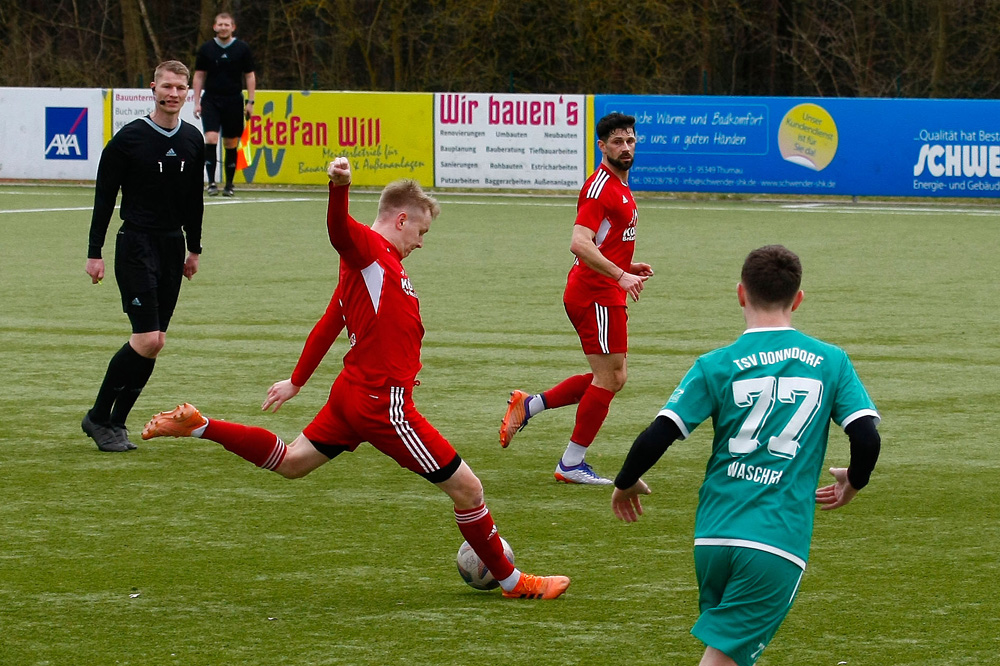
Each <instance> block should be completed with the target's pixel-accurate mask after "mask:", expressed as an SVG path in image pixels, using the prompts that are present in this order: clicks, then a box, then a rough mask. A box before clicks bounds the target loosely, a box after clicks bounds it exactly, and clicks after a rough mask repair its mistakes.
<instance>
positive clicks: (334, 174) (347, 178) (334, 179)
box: [326, 156, 351, 185]
mask: <svg viewBox="0 0 1000 666" xmlns="http://www.w3.org/2000/svg"><path fill="white" fill-rule="evenodd" d="M326 175H327V176H329V177H330V182H331V183H333V184H334V185H350V184H351V162H350V161H349V160H348V159H347V158H346V157H343V156H341V157H337V158H335V159H334V160H333V161H332V162H330V166H329V167H327V169H326Z"/></svg>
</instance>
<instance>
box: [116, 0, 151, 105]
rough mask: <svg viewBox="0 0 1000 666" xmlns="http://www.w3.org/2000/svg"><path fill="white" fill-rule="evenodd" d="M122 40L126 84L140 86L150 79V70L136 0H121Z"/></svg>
mask: <svg viewBox="0 0 1000 666" xmlns="http://www.w3.org/2000/svg"><path fill="white" fill-rule="evenodd" d="M119 6H120V7H121V11H122V42H123V43H124V47H125V74H126V78H127V81H128V85H130V86H135V87H137V88H141V87H143V86H145V85H147V84H148V83H149V82H150V81H152V79H153V77H152V72H150V69H149V62H148V59H147V57H146V44H145V42H144V41H143V39H142V17H141V16H140V14H139V6H138V5H137V4H136V0H121V2H120V3H119Z"/></svg>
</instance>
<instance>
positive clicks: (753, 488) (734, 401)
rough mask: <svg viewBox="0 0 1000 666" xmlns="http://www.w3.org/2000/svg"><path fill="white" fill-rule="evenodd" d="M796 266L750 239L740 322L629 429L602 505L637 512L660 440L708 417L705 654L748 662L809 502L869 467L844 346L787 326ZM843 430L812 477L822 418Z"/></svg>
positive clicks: (874, 448)
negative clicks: (834, 463)
mask: <svg viewBox="0 0 1000 666" xmlns="http://www.w3.org/2000/svg"><path fill="white" fill-rule="evenodd" d="M801 279H802V265H801V263H800V262H799V258H798V257H797V256H796V255H795V254H794V253H793V252H791V251H789V250H788V249H787V248H785V247H783V246H781V245H769V246H766V247H762V248H760V249H757V250H754V251H753V252H751V253H750V254H749V255H748V256H747V258H746V261H745V262H744V264H743V271H742V275H741V278H740V283H739V285H738V286H737V297H738V298H739V303H740V306H741V307H742V308H743V314H744V319H745V320H746V324H747V329H746V331H745V332H744V333H743V335H741V336H740V337H739V338H738V339H737V340H736V341H735V342H734V343H732V344H731V345H728V346H726V347H722V348H720V349H717V350H715V351H712V352H709V353H708V354H705V355H704V356H702V357H700V358H699V359H698V360H697V361H696V362H695V364H694V366H692V368H691V369H690V370H689V371H688V373H687V375H685V377H684V379H683V380H682V381H681V383H680V385H679V386H678V387H677V388H676V389H675V390H674V392H673V394H672V395H671V396H670V399H669V400H668V401H667V404H666V405H664V407H663V409H661V410H660V412H659V414H657V416H656V419H655V420H654V421H653V423H652V424H651V425H650V426H649V427H648V428H647V429H646V430H645V431H644V432H643V433H642V434H641V435H639V437H637V438H636V440H635V443H634V444H633V445H632V448H631V450H630V451H629V453H628V456H627V457H626V459H625V464H624V465H623V466H622V470H621V472H619V474H618V477H617V478H616V479H615V491H614V493H613V495H612V499H611V504H612V509H613V511H614V513H615V515H616V516H617V517H618V518H620V519H621V520H624V521H625V522H633V521H635V520H636V519H637V518H638V516H639V515H641V514H642V503H641V501H640V499H639V496H640V495H643V494H648V493H649V487H648V486H647V485H646V483H645V482H644V481H643V480H642V479H641V476H642V475H643V473H645V472H646V471H647V470H648V469H649V468H650V467H652V466H653V465H654V464H655V463H656V461H657V460H659V458H660V456H662V455H663V453H664V451H666V449H667V447H668V446H670V444H671V443H673V442H674V441H675V440H676V439H685V438H687V436H688V435H689V434H690V433H691V431H692V430H694V429H695V428H696V427H697V426H698V425H699V424H700V423H702V422H703V421H705V420H706V419H708V418H709V417H711V419H712V423H713V424H714V429H715V437H714V440H713V442H712V454H711V457H710V458H709V461H708V465H707V467H706V469H705V480H704V482H703V483H702V486H701V491H700V492H699V501H698V509H697V512H696V516H695V535H694V536H695V569H696V573H697V577H698V588H699V597H700V598H699V605H700V610H701V616H700V617H699V618H698V621H697V622H696V623H695V625H694V627H693V628H692V629H691V633H692V634H694V636H695V637H697V638H698V639H700V640H701V641H702V642H703V643H705V645H706V649H705V654H704V657H703V658H702V660H701V666H729V665H732V664H738V665H739V666H753V664H754V663H756V661H757V659H758V658H759V657H760V654H761V652H763V650H764V648H765V647H766V646H767V644H768V643H769V642H770V640H771V638H773V637H774V634H775V633H776V632H777V630H778V627H779V626H780V625H781V622H782V621H783V620H784V618H785V615H786V614H787V613H788V610H789V609H790V608H791V605H792V601H793V600H794V598H795V593H796V592H797V591H798V585H799V581H800V580H801V577H802V573H803V571H804V570H805V567H806V561H807V560H808V558H809V544H810V541H811V540H812V530H813V514H814V503H819V504H822V505H823V508H824V509H836V508H838V507H841V506H843V505H845V504H847V503H848V502H850V501H851V500H852V499H853V498H854V496H855V495H856V494H857V492H858V491H859V490H861V488H863V487H864V486H865V485H866V484H867V483H868V480H869V477H870V475H871V472H872V470H873V469H874V468H875V462H876V461H877V460H878V454H879V450H880V448H881V440H880V437H879V434H878V430H877V429H876V426H877V425H878V422H879V414H878V411H877V410H876V409H875V404H874V403H873V402H872V400H871V398H869V397H868V393H867V391H865V387H864V386H863V385H862V384H861V380H860V379H858V375H857V373H856V372H855V370H854V367H853V366H852V365H851V361H850V360H849V359H848V357H847V354H846V353H844V351H843V350H841V349H839V348H837V347H835V346H833V345H830V344H827V343H825V342H822V341H820V340H817V339H815V338H811V337H809V336H807V335H805V334H803V333H800V332H799V331H797V330H795V329H794V328H792V327H791V320H792V312H793V311H794V310H796V309H797V308H798V307H799V305H800V304H801V303H802V298H803V295H804V294H803V292H802V290H801V289H800V288H799V287H800V284H801ZM831 420H833V421H834V422H836V423H837V424H839V425H840V426H841V427H842V428H844V431H845V432H846V433H847V436H848V438H849V439H850V446H851V459H850V466H849V467H847V468H832V469H830V473H831V474H832V475H833V477H834V483H832V484H830V485H828V486H825V487H823V488H819V489H817V487H816V486H817V485H818V481H819V475H820V472H821V470H822V466H823V460H824V457H825V456H826V445H827V437H828V435H829V430H830V421H831Z"/></svg>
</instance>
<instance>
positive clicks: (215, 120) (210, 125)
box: [194, 14, 257, 197]
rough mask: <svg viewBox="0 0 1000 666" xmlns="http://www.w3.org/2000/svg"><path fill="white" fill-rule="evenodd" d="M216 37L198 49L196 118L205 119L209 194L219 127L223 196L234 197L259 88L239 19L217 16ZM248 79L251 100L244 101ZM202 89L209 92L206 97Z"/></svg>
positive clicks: (212, 192)
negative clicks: (246, 124) (241, 147)
mask: <svg viewBox="0 0 1000 666" xmlns="http://www.w3.org/2000/svg"><path fill="white" fill-rule="evenodd" d="M212 29H213V30H215V39H213V40H211V41H208V42H205V43H204V44H202V45H201V48H200V49H198V57H197V58H196V59H195V63H194V117H195V118H201V126H202V129H204V130H205V171H206V172H207V173H208V196H210V197H211V196H215V195H217V194H218V193H219V188H218V187H216V185H215V160H216V155H217V154H218V145H219V130H220V128H221V130H222V146H223V148H224V149H225V150H224V153H223V157H224V161H223V168H224V170H225V176H226V187H225V189H224V190H223V191H222V196H226V197H231V196H233V176H235V175H236V146H237V145H238V144H239V141H240V136H241V135H242V134H243V121H244V119H246V120H249V119H250V115H251V114H252V113H253V96H254V92H255V91H256V90H257V76H256V74H254V64H253V54H251V52H250V47H249V46H247V43H246V42H244V41H241V40H238V39H236V37H234V36H233V32H235V30H236V21H234V20H233V17H232V16H230V15H229V14H219V15H218V16H216V17H215V25H213V26H212ZM244 78H245V79H246V88H247V99H246V102H245V103H244V101H243V82H244ZM202 90H204V91H205V95H204V97H202Z"/></svg>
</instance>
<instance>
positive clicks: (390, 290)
mask: <svg viewBox="0 0 1000 666" xmlns="http://www.w3.org/2000/svg"><path fill="white" fill-rule="evenodd" d="M347 192H348V187H347V186H334V185H333V184H332V183H331V184H330V205H329V207H328V208H327V214H326V228H327V232H328V233H329V235H330V243H332V244H333V247H334V248H336V250H337V252H338V253H340V284H339V285H338V287H337V290H338V292H339V293H340V304H341V310H342V313H343V319H344V322H345V324H346V326H347V333H348V336H349V339H350V342H351V348H350V350H349V351H348V352H347V354H346V355H345V356H344V371H343V373H344V375H345V376H346V377H347V378H348V379H349V380H350V381H351V382H352V383H354V384H360V385H362V386H368V387H371V388H376V389H379V388H386V387H390V386H399V387H404V388H406V389H409V388H411V387H412V386H413V384H414V380H415V379H416V376H417V373H418V372H419V371H420V367H421V366H420V341H421V340H422V339H423V337H424V326H423V323H422V322H421V321H420V303H419V301H418V300H417V292H416V291H414V290H413V285H411V284H410V278H409V277H407V275H406V271H405V270H403V263H402V261H403V257H402V255H401V254H400V253H399V250H397V249H396V247H395V246H394V245H393V244H392V243H390V242H389V241H388V240H386V239H385V238H384V237H383V236H382V235H381V234H379V233H377V232H375V231H373V230H372V229H371V228H370V227H367V226H365V225H363V224H361V223H360V222H358V221H357V220H355V219H354V218H352V217H351V216H350V214H349V213H348V212H347V202H348V199H347ZM335 296H336V293H335Z"/></svg>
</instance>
